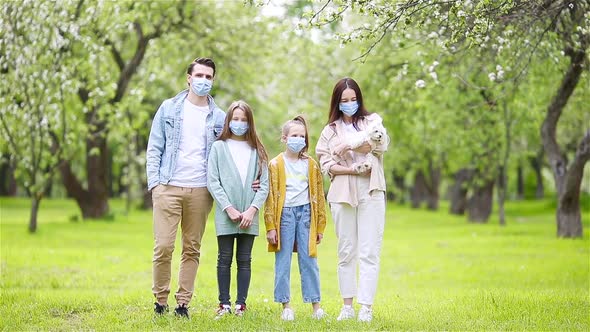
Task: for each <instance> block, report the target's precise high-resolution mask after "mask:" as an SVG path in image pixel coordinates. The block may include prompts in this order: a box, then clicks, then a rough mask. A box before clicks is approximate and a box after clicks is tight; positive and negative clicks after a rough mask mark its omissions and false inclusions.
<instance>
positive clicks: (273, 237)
mask: <svg viewBox="0 0 590 332" xmlns="http://www.w3.org/2000/svg"><path fill="white" fill-rule="evenodd" d="M277 240H278V239H277V230H276V229H271V230H270V231H268V232H266V241H268V243H270V244H277Z"/></svg>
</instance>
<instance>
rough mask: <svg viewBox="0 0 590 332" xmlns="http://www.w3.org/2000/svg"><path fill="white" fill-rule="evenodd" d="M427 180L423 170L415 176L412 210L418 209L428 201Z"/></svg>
mask: <svg viewBox="0 0 590 332" xmlns="http://www.w3.org/2000/svg"><path fill="white" fill-rule="evenodd" d="M426 187H427V185H426V178H425V177H424V173H423V172H422V170H418V171H417V172H416V175H415V176H414V185H413V186H412V190H411V191H410V200H411V203H412V208H414V209H417V208H419V207H420V205H421V204H422V202H423V201H425V200H426V195H427V192H428V189H426Z"/></svg>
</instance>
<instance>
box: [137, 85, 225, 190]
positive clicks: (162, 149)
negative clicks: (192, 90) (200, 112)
mask: <svg viewBox="0 0 590 332" xmlns="http://www.w3.org/2000/svg"><path fill="white" fill-rule="evenodd" d="M187 96H188V90H184V91H182V92H180V93H179V94H177V95H176V96H175V97H173V98H170V99H166V100H164V102H163V103H162V105H160V108H159V109H158V111H157V112H156V115H155V116H154V120H153V121H152V129H151V131H150V138H149V140H148V145H147V152H146V170H147V183H148V190H152V188H154V187H155V186H157V185H158V184H160V183H162V184H167V183H168V182H170V178H172V173H173V172H174V169H175V168H176V159H177V158H178V147H179V145H180V135H182V117H181V114H182V108H183V103H184V100H185V98H186V97H187ZM207 98H208V100H209V109H210V112H209V114H207V118H206V120H205V121H206V128H207V129H206V130H207V138H206V139H207V148H206V152H205V158H208V157H209V151H210V150H211V145H212V144H213V142H214V141H215V139H216V138H217V137H219V135H220V134H221V130H222V129H223V124H224V121H225V112H224V111H222V110H221V109H220V108H219V107H218V106H217V105H216V104H215V101H214V100H213V97H211V96H207ZM205 167H207V165H206V164H205Z"/></svg>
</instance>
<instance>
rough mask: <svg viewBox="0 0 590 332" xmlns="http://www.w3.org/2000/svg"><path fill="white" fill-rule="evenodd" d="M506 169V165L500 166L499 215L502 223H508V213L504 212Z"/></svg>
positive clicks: (503, 224) (502, 224)
mask: <svg viewBox="0 0 590 332" xmlns="http://www.w3.org/2000/svg"><path fill="white" fill-rule="evenodd" d="M506 182H507V177H506V169H505V168H504V166H500V167H499V172H498V217H499V219H500V225H501V226H505V225H506V214H505V212H504V201H505V200H506Z"/></svg>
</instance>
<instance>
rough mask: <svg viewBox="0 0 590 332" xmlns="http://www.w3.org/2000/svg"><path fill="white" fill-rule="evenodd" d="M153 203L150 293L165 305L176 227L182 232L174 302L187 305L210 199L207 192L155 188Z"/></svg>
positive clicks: (191, 291)
mask: <svg viewBox="0 0 590 332" xmlns="http://www.w3.org/2000/svg"><path fill="white" fill-rule="evenodd" d="M152 199H153V202H154V240H155V246H154V259H153V278H154V280H153V282H154V283H153V286H152V292H153V293H154V296H155V297H156V299H157V301H158V303H160V304H166V303H168V294H170V275H171V271H170V270H171V265H172V252H173V251H174V241H175V240H176V231H177V230H178V223H180V228H181V231H182V257H181V260H180V271H179V272H178V291H177V292H176V302H177V303H178V304H179V305H182V304H188V303H189V302H190V300H191V297H192V296H193V291H194V288H195V277H196V275H197V268H198V267H199V258H200V256H201V251H200V249H201V239H202V237H203V233H204V232H205V225H206V222H207V217H208V215H209V212H210V211H211V207H212V206H213V198H211V195H210V194H209V191H208V190H207V188H182V187H175V186H168V185H162V184H160V185H158V186H156V187H155V188H154V190H153V192H152Z"/></svg>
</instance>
